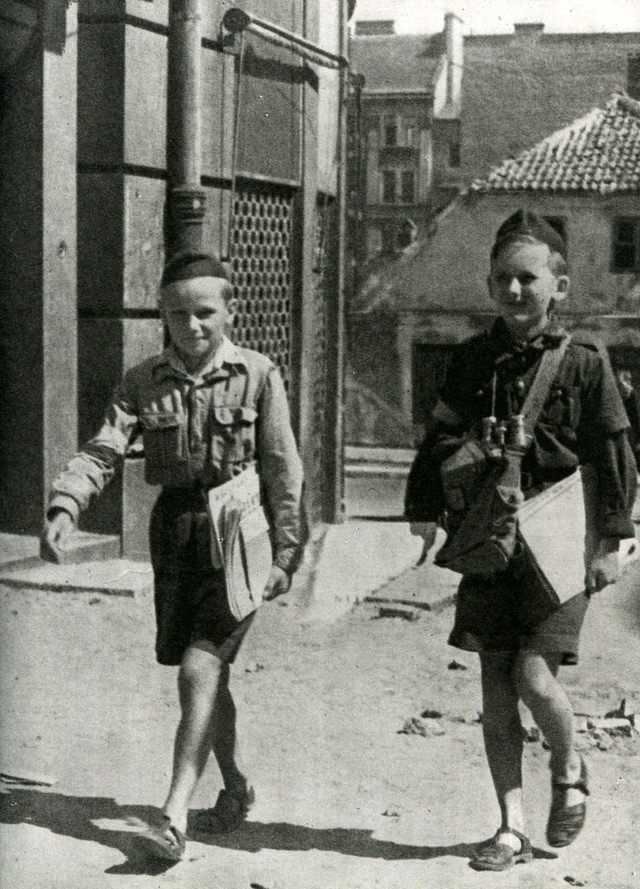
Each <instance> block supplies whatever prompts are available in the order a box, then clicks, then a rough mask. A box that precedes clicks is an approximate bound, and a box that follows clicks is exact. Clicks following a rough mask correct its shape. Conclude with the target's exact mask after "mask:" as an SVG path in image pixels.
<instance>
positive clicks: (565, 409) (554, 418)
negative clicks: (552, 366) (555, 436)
mask: <svg viewBox="0 0 640 889" xmlns="http://www.w3.org/2000/svg"><path fill="white" fill-rule="evenodd" d="M544 419H545V420H546V422H547V423H551V424H552V425H553V426H558V427H560V428H569V429H575V428H576V427H577V426H578V423H579V422H580V389H579V388H578V387H577V386H556V387H554V388H553V389H552V390H551V397H550V399H549V401H548V402H547V405H546V408H545V411H544Z"/></svg>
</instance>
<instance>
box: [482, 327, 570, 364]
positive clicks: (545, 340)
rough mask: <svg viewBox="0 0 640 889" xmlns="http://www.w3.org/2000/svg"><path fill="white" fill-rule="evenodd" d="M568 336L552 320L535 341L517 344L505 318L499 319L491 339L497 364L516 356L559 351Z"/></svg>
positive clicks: (492, 331)
mask: <svg viewBox="0 0 640 889" xmlns="http://www.w3.org/2000/svg"><path fill="white" fill-rule="evenodd" d="M566 335H567V333H566V331H565V329H564V328H563V327H562V325H560V324H558V322H557V321H554V320H550V321H549V323H548V324H547V326H546V327H545V329H544V330H543V331H541V332H540V333H539V334H537V335H536V336H535V337H533V339H530V340H527V341H526V342H522V343H517V342H516V341H515V340H514V339H513V337H512V335H511V331H510V330H509V328H508V327H507V325H506V322H505V321H504V319H503V318H497V319H496V321H495V324H494V325H493V328H492V330H491V334H490V336H491V339H492V341H493V345H494V347H495V351H496V354H497V356H498V357H497V358H496V364H498V363H500V364H501V363H502V362H503V361H507V360H508V359H509V358H512V357H513V356H514V355H527V356H532V357H534V356H537V355H539V354H540V352H543V351H544V350H545V349H557V348H558V346H559V345H560V343H561V342H562V340H563V339H564V338H565V336H566Z"/></svg>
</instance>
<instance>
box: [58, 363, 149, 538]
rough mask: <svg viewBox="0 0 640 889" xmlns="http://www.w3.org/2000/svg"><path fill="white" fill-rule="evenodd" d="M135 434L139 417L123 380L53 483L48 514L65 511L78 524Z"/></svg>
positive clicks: (111, 476)
mask: <svg viewBox="0 0 640 889" xmlns="http://www.w3.org/2000/svg"><path fill="white" fill-rule="evenodd" d="M137 431H138V416H137V413H136V411H135V410H134V407H133V404H132V398H131V395H130V393H129V392H128V387H127V381H126V379H125V382H123V383H122V385H121V386H120V387H119V389H118V390H117V391H116V393H115V394H114V396H113V398H112V400H111V403H110V404H109V407H108V408H107V410H106V412H105V415H104V417H103V421H102V426H101V427H100V429H99V431H98V432H97V434H96V435H94V436H93V438H91V439H90V440H89V441H88V442H86V444H85V445H84V446H83V447H82V449H81V450H80V451H78V453H77V454H75V455H74V456H73V457H72V458H71V460H69V462H68V463H67V465H66V466H65V468H64V469H63V470H62V472H61V473H60V474H59V475H58V476H56V478H55V479H54V480H53V482H52V485H51V491H50V495H49V505H48V509H47V512H48V514H50V513H51V512H52V511H53V510H55V509H64V510H66V511H67V512H69V513H70V514H71V515H72V517H73V519H74V521H76V522H77V519H78V515H79V514H80V513H81V512H83V511H84V510H85V509H86V508H87V507H88V506H89V504H90V502H91V501H92V500H93V498H95V497H97V496H98V495H99V494H100V493H101V492H102V491H103V490H104V488H105V487H106V486H107V485H108V484H109V482H110V481H111V480H112V479H113V477H114V476H115V474H116V472H117V470H118V468H119V467H120V465H121V464H122V462H123V460H124V456H125V453H126V451H127V448H128V446H129V442H130V441H131V440H132V439H133V437H134V436H135V435H136V433H137Z"/></svg>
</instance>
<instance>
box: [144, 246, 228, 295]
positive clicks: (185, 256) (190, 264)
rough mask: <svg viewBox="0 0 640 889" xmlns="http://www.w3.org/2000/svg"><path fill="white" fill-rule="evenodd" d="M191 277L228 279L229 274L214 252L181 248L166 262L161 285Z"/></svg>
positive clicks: (164, 285)
mask: <svg viewBox="0 0 640 889" xmlns="http://www.w3.org/2000/svg"><path fill="white" fill-rule="evenodd" d="M189 278H225V279H226V280H227V281H228V280H229V275H228V273H227V270H226V269H225V267H224V265H223V264H222V263H221V262H220V260H219V259H218V258H217V256H214V255H213V253H200V252H197V251H194V250H181V251H180V252H179V253H174V255H173V256H172V257H171V259H169V260H168V261H167V262H166V263H165V267H164V269H163V272H162V280H161V281H160V286H161V287H166V286H167V284H173V282H174V281H187V280H189Z"/></svg>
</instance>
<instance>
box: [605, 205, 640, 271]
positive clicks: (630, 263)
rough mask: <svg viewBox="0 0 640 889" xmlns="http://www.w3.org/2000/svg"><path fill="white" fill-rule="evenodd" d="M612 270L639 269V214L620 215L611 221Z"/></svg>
mask: <svg viewBox="0 0 640 889" xmlns="http://www.w3.org/2000/svg"><path fill="white" fill-rule="evenodd" d="M612 252H613V255H612V269H613V271H614V272H635V271H637V270H638V269H640V216H620V217H618V219H615V220H614V222H613V251H612Z"/></svg>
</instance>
